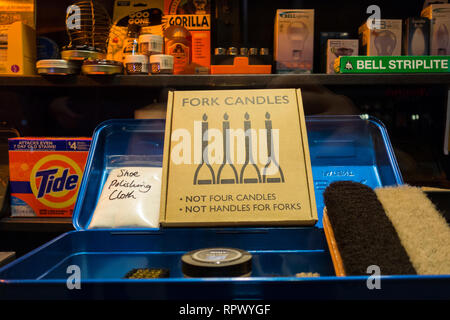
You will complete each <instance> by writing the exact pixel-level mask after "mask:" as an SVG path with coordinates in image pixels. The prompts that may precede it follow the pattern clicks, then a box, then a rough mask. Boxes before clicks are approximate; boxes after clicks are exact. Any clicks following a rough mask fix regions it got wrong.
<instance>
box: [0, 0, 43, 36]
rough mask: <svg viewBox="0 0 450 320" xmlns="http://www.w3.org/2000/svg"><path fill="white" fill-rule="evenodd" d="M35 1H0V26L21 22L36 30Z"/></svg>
mask: <svg viewBox="0 0 450 320" xmlns="http://www.w3.org/2000/svg"><path fill="white" fill-rule="evenodd" d="M35 6H36V5H35V0H0V25H8V24H12V23H14V22H16V21H21V22H23V23H24V24H26V25H27V26H30V27H31V28H33V29H34V30H36V10H35Z"/></svg>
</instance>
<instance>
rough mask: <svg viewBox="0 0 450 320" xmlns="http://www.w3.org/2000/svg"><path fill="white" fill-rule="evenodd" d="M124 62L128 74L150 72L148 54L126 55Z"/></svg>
mask: <svg viewBox="0 0 450 320" xmlns="http://www.w3.org/2000/svg"><path fill="white" fill-rule="evenodd" d="M123 64H124V67H125V72H126V73H127V74H133V75H134V74H148V56H146V55H145V54H136V55H128V56H125V60H124V62H123Z"/></svg>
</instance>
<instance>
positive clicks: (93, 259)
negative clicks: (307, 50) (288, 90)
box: [0, 117, 450, 300]
mask: <svg viewBox="0 0 450 320" xmlns="http://www.w3.org/2000/svg"><path fill="white" fill-rule="evenodd" d="M306 123H307V128H308V137H309V145H310V153H311V162H312V167H313V175H314V180H315V186H316V188H315V190H316V199H317V205H318V207H323V203H322V197H321V194H320V193H321V192H322V191H323V189H324V188H325V187H326V185H327V184H329V183H330V182H332V181H335V180H339V179H347V180H354V181H360V182H361V181H362V182H365V183H367V184H368V185H370V186H371V187H376V186H381V185H383V186H384V185H390V184H401V183H402V179H401V174H400V172H399V170H398V167H397V164H396V160H395V157H394V154H393V152H392V148H391V145H390V142H389V138H388V136H387V133H386V130H385V128H384V126H383V125H382V124H381V123H380V122H378V121H377V120H375V119H368V120H363V119H360V118H359V117H310V118H307V120H306ZM163 139H164V121H163V120H114V121H108V122H105V123H103V124H101V125H100V126H99V127H98V128H97V130H96V132H95V134H94V136H93V140H92V145H91V152H90V154H89V157H88V160H87V164H86V169H85V174H84V176H83V180H82V184H81V187H80V190H79V196H78V199H77V203H76V206H75V209H74V214H73V224H74V227H75V228H76V231H73V232H68V233H65V234H63V235H61V236H60V237H58V238H56V239H54V240H52V241H50V242H48V243H46V244H45V245H43V246H42V247H40V248H37V249H36V250H34V251H32V252H30V253H28V254H27V255H25V256H23V257H21V258H19V259H17V260H16V261H14V262H12V263H10V264H9V265H7V266H5V267H3V268H1V269H0V297H1V298H2V299H19V298H20V299H25V298H30V299H36V298H39V299H55V298H57V299H70V298H83V299H125V298H127V299H137V298H146V299H216V300H217V299H306V298H307V299H336V298H339V299H419V298H428V299H430V298H434V299H436V298H446V299H449V298H450V291H449V290H448V288H449V286H450V275H449V276H381V278H380V281H381V286H382V290H369V289H368V287H367V280H368V277H369V275H368V276H349V277H341V278H338V277H336V276H335V274H334V270H333V265H332V261H331V257H330V254H329V251H328V247H327V244H326V240H325V236H324V232H323V229H322V227H321V225H319V224H318V225H317V226H315V227H271V228H162V229H115V230H105V229H96V230H87V226H88V225H89V221H90V219H91V216H92V213H93V212H94V209H95V205H96V202H97V200H98V197H99V195H100V192H101V186H102V185H103V183H104V181H105V180H106V178H107V176H108V172H107V170H106V168H107V167H108V166H109V165H110V164H111V156H114V155H120V156H123V155H129V156H130V157H133V158H139V157H148V156H153V157H155V156H156V158H157V157H158V156H159V158H160V160H162V159H161V158H162V157H161V156H162V152H163V151H162V150H163ZM319 214H321V211H320V209H319ZM208 247H216V248H220V247H222V248H237V249H242V250H246V251H248V252H249V253H250V254H251V255H252V273H251V277H239V278H235V277H220V278H218V277H215V278H186V277H184V276H183V272H182V263H181V257H182V256H183V255H184V254H185V253H187V252H190V251H193V250H196V249H201V248H208ZM73 266H79V268H80V276H81V289H79V290H78V289H73V290H69V289H68V287H67V280H68V277H69V276H70V270H73V269H70V268H73ZM135 268H164V269H169V270H170V277H169V278H160V279H145V280H142V279H140V280H133V279H124V276H125V275H126V274H127V273H128V272H129V271H130V270H133V269H135ZM68 271H69V274H68ZM308 272H311V273H319V274H320V277H306V278H305V277H296V276H295V275H296V274H298V273H308Z"/></svg>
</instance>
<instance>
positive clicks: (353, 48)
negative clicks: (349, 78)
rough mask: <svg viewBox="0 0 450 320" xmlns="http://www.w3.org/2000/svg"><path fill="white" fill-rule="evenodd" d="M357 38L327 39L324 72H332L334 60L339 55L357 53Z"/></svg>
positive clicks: (355, 54) (354, 54)
mask: <svg viewBox="0 0 450 320" xmlns="http://www.w3.org/2000/svg"><path fill="white" fill-rule="evenodd" d="M358 46H359V44H358V40H357V39H328V41H327V70H326V73H331V74H334V73H336V72H335V71H334V61H335V60H336V58H339V57H341V56H357V55H358Z"/></svg>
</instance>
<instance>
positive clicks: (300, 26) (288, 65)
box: [274, 9, 314, 73]
mask: <svg viewBox="0 0 450 320" xmlns="http://www.w3.org/2000/svg"><path fill="white" fill-rule="evenodd" d="M274 35H275V43H274V59H275V67H276V70H277V71H276V72H277V73H311V72H312V69H313V51H314V10H313V9H286V10H285V9H278V10H277V13H276V17H275V32H274Z"/></svg>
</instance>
